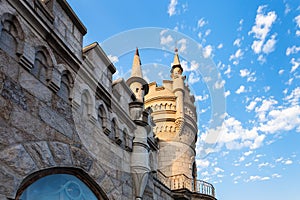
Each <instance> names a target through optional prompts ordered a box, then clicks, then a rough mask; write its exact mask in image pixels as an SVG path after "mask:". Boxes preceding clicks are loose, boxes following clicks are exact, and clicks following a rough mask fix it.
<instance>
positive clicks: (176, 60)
mask: <svg viewBox="0 0 300 200" xmlns="http://www.w3.org/2000/svg"><path fill="white" fill-rule="evenodd" d="M176 65H180V60H179V56H178V49H177V48H175V56H174V61H173V64H172V66H176Z"/></svg>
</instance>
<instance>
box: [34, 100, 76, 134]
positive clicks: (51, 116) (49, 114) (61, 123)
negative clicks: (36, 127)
mask: <svg viewBox="0 0 300 200" xmlns="http://www.w3.org/2000/svg"><path fill="white" fill-rule="evenodd" d="M39 116H40V117H41V119H42V120H43V121H44V122H45V123H47V124H48V125H49V126H51V127H52V128H54V129H56V130H58V131H59V132H60V133H62V134H63V135H65V136H67V137H69V138H72V135H73V130H72V128H71V126H70V125H69V123H68V122H67V121H66V120H65V119H64V118H63V117H61V116H60V115H58V114H57V113H56V112H54V111H53V110H52V109H51V108H49V107H47V106H45V107H44V106H43V107H40V110H39Z"/></svg>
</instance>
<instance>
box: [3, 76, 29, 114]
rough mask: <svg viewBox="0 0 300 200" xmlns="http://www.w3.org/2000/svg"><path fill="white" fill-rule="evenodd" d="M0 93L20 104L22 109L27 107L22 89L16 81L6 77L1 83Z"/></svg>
mask: <svg viewBox="0 0 300 200" xmlns="http://www.w3.org/2000/svg"><path fill="white" fill-rule="evenodd" d="M1 95H2V96H3V97H4V98H6V99H9V100H11V101H12V102H13V103H16V104H18V105H20V106H21V107H22V108H23V109H24V110H26V109H27V104H26V98H25V94H24V92H23V89H22V88H21V87H20V86H19V85H18V84H16V83H14V82H12V81H10V80H9V79H6V80H5V81H4V84H3V89H2V92H1Z"/></svg>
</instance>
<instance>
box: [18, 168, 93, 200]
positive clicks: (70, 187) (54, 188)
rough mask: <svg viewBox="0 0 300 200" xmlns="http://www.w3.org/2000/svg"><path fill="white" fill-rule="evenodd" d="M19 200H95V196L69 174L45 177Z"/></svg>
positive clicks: (36, 182)
mask: <svg viewBox="0 0 300 200" xmlns="http://www.w3.org/2000/svg"><path fill="white" fill-rule="evenodd" d="M20 199H21V200H75V199H78V200H97V199H98V198H97V197H96V196H95V194H94V193H93V192H92V191H91V190H90V189H89V188H88V186H87V185H86V184H85V183H83V182H82V181H81V180H80V179H78V178H77V177H75V176H73V175H70V174H53V175H48V176H45V177H43V178H41V179H39V180H37V181H35V182H34V183H33V184H31V185H30V186H29V187H28V188H27V189H26V190H25V191H24V192H23V193H22V195H21V197H20Z"/></svg>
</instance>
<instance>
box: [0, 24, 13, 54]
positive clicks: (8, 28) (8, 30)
mask: <svg viewBox="0 0 300 200" xmlns="http://www.w3.org/2000/svg"><path fill="white" fill-rule="evenodd" d="M15 34H16V27H15V26H14V24H13V23H11V22H10V21H4V22H3V28H2V31H1V36H0V48H1V49H3V50H5V51H6V52H7V53H8V54H9V55H10V56H14V55H15V53H16V50H17V42H16V39H15Z"/></svg>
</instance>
